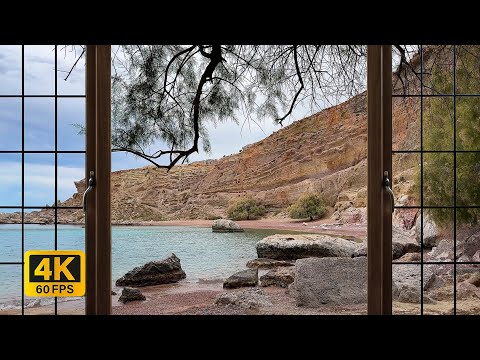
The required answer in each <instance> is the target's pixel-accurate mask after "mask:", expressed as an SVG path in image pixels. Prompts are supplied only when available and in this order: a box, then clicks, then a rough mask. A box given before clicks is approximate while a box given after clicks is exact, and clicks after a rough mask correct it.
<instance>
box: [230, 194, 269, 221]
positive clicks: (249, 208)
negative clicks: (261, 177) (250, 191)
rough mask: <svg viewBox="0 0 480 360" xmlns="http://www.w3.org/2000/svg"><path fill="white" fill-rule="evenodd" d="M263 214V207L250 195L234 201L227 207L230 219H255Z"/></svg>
mask: <svg viewBox="0 0 480 360" xmlns="http://www.w3.org/2000/svg"><path fill="white" fill-rule="evenodd" d="M264 214H265V207H264V206H263V205H261V204H259V203H258V202H257V200H255V199H254V198H253V197H251V196H247V197H244V198H241V199H238V200H236V201H234V202H233V203H232V204H231V205H230V206H229V207H228V209H227V215H228V217H229V218H230V219H232V220H255V219H258V218H260V217H262V216H263V215H264Z"/></svg>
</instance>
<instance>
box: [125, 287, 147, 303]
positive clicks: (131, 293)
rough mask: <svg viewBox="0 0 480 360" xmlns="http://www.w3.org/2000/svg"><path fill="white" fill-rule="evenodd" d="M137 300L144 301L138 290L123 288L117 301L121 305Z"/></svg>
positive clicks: (143, 296)
mask: <svg viewBox="0 0 480 360" xmlns="http://www.w3.org/2000/svg"><path fill="white" fill-rule="evenodd" d="M137 300H146V298H145V295H143V294H142V292H141V291H140V290H139V289H133V288H129V287H126V288H123V290H122V295H120V297H119V299H118V301H120V302H122V303H124V304H125V303H127V302H130V301H137Z"/></svg>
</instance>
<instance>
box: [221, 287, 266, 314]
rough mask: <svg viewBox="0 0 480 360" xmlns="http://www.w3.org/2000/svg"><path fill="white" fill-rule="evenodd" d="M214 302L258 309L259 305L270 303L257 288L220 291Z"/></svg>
mask: <svg viewBox="0 0 480 360" xmlns="http://www.w3.org/2000/svg"><path fill="white" fill-rule="evenodd" d="M215 304H217V305H223V306H238V307H241V308H244V309H258V308H259V307H260V306H271V305H272V303H271V302H270V300H269V298H268V296H266V295H265V294H264V293H263V291H262V290H261V289H259V288H255V289H247V290H241V291H234V292H225V293H222V294H220V295H219V296H218V297H217V299H216V300H215Z"/></svg>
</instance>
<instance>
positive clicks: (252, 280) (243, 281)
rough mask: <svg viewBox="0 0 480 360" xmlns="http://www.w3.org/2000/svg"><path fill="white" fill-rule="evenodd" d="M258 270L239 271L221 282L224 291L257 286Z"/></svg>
mask: <svg viewBox="0 0 480 360" xmlns="http://www.w3.org/2000/svg"><path fill="white" fill-rule="evenodd" d="M257 283H258V269H248V270H243V271H239V272H237V273H235V274H233V275H232V276H230V277H229V278H228V279H226V280H225V281H224V282H223V287H224V288H225V289H233V288H239V287H246V286H257Z"/></svg>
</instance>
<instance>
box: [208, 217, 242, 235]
mask: <svg viewBox="0 0 480 360" xmlns="http://www.w3.org/2000/svg"><path fill="white" fill-rule="evenodd" d="M212 231H213V232H242V231H244V230H243V229H242V228H241V227H240V225H238V224H237V223H236V222H234V221H232V220H227V219H217V220H214V221H213V224H212Z"/></svg>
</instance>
